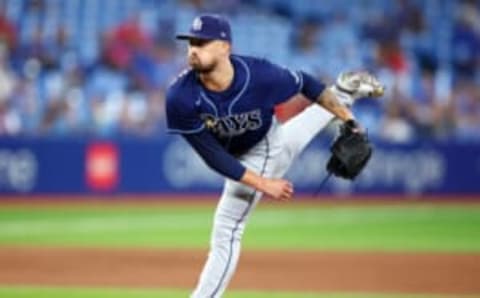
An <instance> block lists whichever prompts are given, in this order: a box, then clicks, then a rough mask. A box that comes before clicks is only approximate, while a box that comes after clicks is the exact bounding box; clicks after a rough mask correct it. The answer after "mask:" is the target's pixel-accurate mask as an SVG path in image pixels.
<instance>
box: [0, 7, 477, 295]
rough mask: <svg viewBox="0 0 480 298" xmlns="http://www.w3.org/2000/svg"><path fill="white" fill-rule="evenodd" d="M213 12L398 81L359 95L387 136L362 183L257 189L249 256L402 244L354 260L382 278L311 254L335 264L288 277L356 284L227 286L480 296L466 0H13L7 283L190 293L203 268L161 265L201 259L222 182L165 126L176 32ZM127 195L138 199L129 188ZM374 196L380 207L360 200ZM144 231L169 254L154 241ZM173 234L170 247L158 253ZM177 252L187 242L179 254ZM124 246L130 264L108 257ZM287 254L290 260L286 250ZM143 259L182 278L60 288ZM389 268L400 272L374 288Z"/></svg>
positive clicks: (238, 43)
mask: <svg viewBox="0 0 480 298" xmlns="http://www.w3.org/2000/svg"><path fill="white" fill-rule="evenodd" d="M200 12H216V13H221V14H224V15H226V16H227V17H228V18H229V19H230V20H231V23H232V26H233V47H234V52H235V53H238V54H247V55H256V56H261V57H266V58H268V59H270V60H272V61H273V62H276V63H279V64H283V65H286V66H288V67H290V68H292V69H302V70H305V71H308V72H310V73H312V74H314V75H315V76H317V77H318V78H319V79H322V80H324V81H325V82H328V83H331V82H333V81H334V79H335V77H336V75H337V74H338V73H339V72H341V71H345V70H352V69H367V70H370V71H372V72H374V73H376V74H377V75H378V76H379V77H380V79H381V81H382V82H384V83H385V85H386V86H387V93H386V95H385V96H384V98H382V99H381V100H377V101H374V100H365V101H361V102H359V103H358V104H357V105H356V106H355V112H356V114H357V116H358V118H359V119H360V121H361V122H362V123H363V124H364V126H366V127H367V129H368V132H369V136H370V138H371V139H372V140H373V142H374V144H375V154H374V157H373V158H372V160H371V162H370V163H369V165H368V167H367V169H366V170H365V171H364V172H363V173H362V174H361V175H360V176H359V178H358V179H357V180H356V181H355V182H353V183H351V182H346V181H340V180H339V179H331V180H330V181H329V182H328V183H327V185H326V186H325V187H324V188H323V189H321V191H320V194H321V196H320V198H321V199H319V200H318V201H327V200H322V199H327V198H329V199H331V201H329V202H327V203H326V205H324V204H319V205H316V203H312V202H316V201H309V200H304V201H303V203H302V202H293V203H292V204H290V205H282V206H279V205H277V204H275V203H272V202H269V201H266V202H265V203H263V202H262V204H261V205H260V209H259V210H258V212H256V213H255V214H254V216H253V218H252V223H251V227H250V228H251V230H248V232H247V233H246V236H245V237H246V239H245V240H246V243H245V247H246V253H247V259H248V256H249V253H251V252H252V251H255V250H280V251H283V250H292V249H296V250H307V251H309V252H319V253H322V252H325V251H342V252H346V253H348V252H351V251H355V252H360V254H361V253H362V252H366V253H369V252H370V253H371V252H374V253H373V255H374V256H375V254H377V253H380V252H381V253H380V254H382V255H383V256H385V255H386V256H387V258H386V259H388V256H389V255H388V253H393V255H392V256H391V260H393V261H392V262H391V263H387V264H385V265H384V267H382V268H383V270H384V271H382V270H380V269H381V268H380V269H379V271H376V270H377V269H378V267H376V265H378V264H377V263H378V261H368V262H367V261H359V260H357V259H355V257H353V258H352V260H357V261H356V262H357V263H353V265H352V266H350V267H348V268H360V267H361V265H365V264H366V265H367V267H369V268H370V269H369V270H371V271H368V272H367V271H364V272H363V273H359V274H358V275H357V276H363V277H367V278H371V280H370V281H371V282H372V283H371V286H372V287H371V288H368V286H366V285H360V286H358V285H357V286H355V284H354V283H352V282H353V281H354V278H352V279H348V278H345V279H342V278H338V279H335V276H336V277H340V276H341V277H344V275H342V274H344V273H338V271H335V270H337V269H338V268H337V267H338V266H337V265H338V264H336V263H327V265H325V264H326V263H325V261H324V262H323V263H314V262H315V261H314V260H313V259H312V261H311V262H312V264H314V266H310V267H312V268H316V269H319V268H323V269H326V270H330V272H329V273H328V274H325V273H323V274H325V275H322V273H318V274H317V273H315V274H313V275H312V272H311V271H302V270H301V268H300V269H299V271H288V270H285V274H287V273H288V274H289V275H288V278H289V277H290V276H295V274H298V276H299V277H298V278H299V279H298V282H297V286H299V287H300V286H301V285H302V284H303V283H302V282H304V279H306V278H305V277H306V276H315V277H319V278H318V280H317V281H316V283H315V282H314V283H313V284H314V285H315V284H317V285H318V284H321V282H322V281H324V283H325V280H329V279H328V278H326V277H328V276H333V277H334V278H333V280H339V281H341V282H342V283H343V284H344V285H345V288H342V289H340V288H335V287H334V286H331V287H330V288H329V289H330V290H331V292H332V293H323V294H322V293H303V294H300V293H284V294H281V293H277V294H278V296H276V295H277V294H272V293H267V292H265V293H263V294H262V293H252V292H248V293H244V292H233V294H229V295H231V296H227V297H242V298H243V297H279V298H280V297H305V298H306V297H330V298H331V297H339V298H340V297H342V298H346V297H350V298H352V297H355V298H364V297H377V298H387V297H396V298H406V297H416V298H420V297H428V298H433V297H435V298H439V297H442V298H447V297H448V298H453V297H478V295H479V293H480V288H479V286H478V280H479V279H480V268H478V264H480V261H479V252H480V228H479V227H480V222H479V220H480V208H479V206H480V205H479V204H478V202H480V200H479V199H480V195H479V194H480V183H479V182H480V87H479V86H480V1H460V0H458V1H455V0H397V1H393V0H357V1H355V0H335V1H333V0H325V1H320V0H296V1H294V0H291V1H290V0H244V1H240V0H211V1H207V0H181V1H180V0H179V1H174V0H0V296H1V297H23V298H27V297H28V298H30V297H35V298H38V297H50V298H51V297H169V298H172V297H185V296H186V295H187V289H189V288H191V287H192V286H193V283H194V278H196V275H193V274H192V275H189V277H188V278H186V279H183V281H182V282H183V283H182V282H181V284H180V285H179V284H175V283H170V284H169V283H168V282H165V280H166V279H168V278H169V277H170V275H172V273H171V271H170V272H168V273H166V274H165V275H162V274H160V272H157V271H155V270H160V269H161V268H162V267H165V266H166V265H165V266H164V263H162V262H163V261H165V260H167V261H168V260H170V262H172V261H171V260H183V263H182V264H183V265H182V266H184V265H185V263H187V262H188V261H192V262H193V263H194V264H196V265H195V266H196V267H195V268H194V270H193V271H192V272H195V273H194V274H196V273H198V272H199V270H200V264H201V262H202V261H203V256H204V252H205V250H206V249H207V247H208V235H209V231H210V225H211V217H212V216H213V208H214V204H215V202H216V198H217V196H218V194H219V191H220V190H221V187H222V179H221V178H220V177H219V176H218V175H216V174H214V173H212V172H211V171H210V170H209V169H207V168H206V166H205V165H204V164H203V162H202V161H201V160H199V158H198V157H197V156H196V155H195V154H194V153H193V151H192V150H191V149H190V148H189V147H188V146H187V145H186V143H185V142H183V141H182V140H181V139H180V138H179V137H177V136H171V135H168V134H167V133H166V131H165V115H164V100H165V90H166V88H167V86H168V83H169V81H170V80H171V79H172V78H173V77H174V76H175V75H176V74H177V73H178V72H179V71H180V70H181V69H183V68H184V67H185V61H184V55H185V53H186V48H185V45H184V44H182V43H177V42H175V40H174V35H175V33H176V32H177V31H183V30H186V29H187V28H188V27H189V25H190V23H191V21H192V19H193V18H194V16H195V15H197V14H198V13H200ZM305 104H306V102H305V100H304V99H302V98H301V97H297V98H294V99H292V101H290V102H289V103H287V104H286V105H284V106H282V107H279V109H278V116H279V117H280V118H282V119H284V120H285V119H288V118H289V117H291V116H292V115H293V114H295V113H297V112H298V111H300V110H301V109H303V108H304V107H305ZM334 133H335V129H334V127H330V128H328V129H327V130H326V131H325V132H323V133H322V134H321V135H320V136H319V137H318V138H317V139H316V140H315V141H314V142H313V144H311V146H309V147H308V148H307V150H306V151H305V152H304V154H303V155H302V156H301V157H300V159H299V161H298V162H297V163H296V164H295V166H294V168H292V169H291V171H290V172H289V173H288V175H289V178H290V179H292V180H293V181H294V183H295V186H296V191H297V193H298V195H299V197H301V196H303V197H311V194H312V193H314V192H316V191H317V190H318V187H319V183H320V181H321V180H322V179H323V177H325V175H326V173H325V170H324V168H325V162H326V160H327V157H328V154H329V152H328V146H329V144H330V141H331V137H332V135H333V134H334ZM344 197H348V198H354V199H355V202H352V201H351V200H342V198H344ZM93 198H95V199H98V198H100V199H101V202H100V203H99V202H98V201H96V200H95V201H94V200H92V199H93ZM121 198H128V199H129V200H126V202H122V203H120V204H115V202H117V201H123V200H120V199H121ZM141 198H149V199H150V200H148V201H145V200H139V202H138V203H137V202H136V199H141ZM183 198H185V199H188V200H182V199H183ZM371 198H375V199H377V200H376V203H375V204H370V203H368V204H367V203H366V202H365V200H362V199H371ZM392 198H394V199H396V200H394V201H395V202H394V203H392V202H391V201H392ZM412 198H413V199H412ZM424 198H428V199H430V200H423V199H424ZM36 199H47V203H45V202H44V200H38V201H40V202H41V203H40V204H36V201H37V200H36ZM54 199H59V200H54ZM357 199H358V200H357ZM431 199H433V200H431ZM442 199H446V201H448V202H447V204H444V203H440V201H443V200H442ZM464 199H469V202H468V203H467V204H466V202H465V201H466V200H464ZM192 200H196V201H197V203H198V202H201V203H200V204H197V203H194V202H192ZM332 201H333V204H332ZM344 201H346V203H345V204H344V203H343V202H344ZM432 201H433V202H432ZM70 202H74V203H73V204H70ZM164 202H167V203H166V204H164ZM172 202H175V203H173V204H172ZM203 202H206V203H203ZM387 202H388V204H384V203H387ZM472 202H473V203H472ZM78 203H79V204H78ZM350 204H354V205H355V206H353V207H352V206H351V205H350ZM183 205H185V206H183ZM187 205H188V206H187ZM360 206H361V207H360ZM98 247H102V248H103V249H104V250H103V251H100V252H97V251H95V253H93V252H92V251H91V250H89V249H96V248H98ZM39 248H40V249H39ZM111 248H115V249H116V252H115V253H112V252H111V251H109V250H107V249H111ZM132 248H136V249H138V248H151V249H152V248H153V250H152V251H154V252H151V255H148V256H143V257H140V256H138V255H137V254H139V253H140V252H139V251H138V250H136V251H134V252H132V250H131V249H132ZM64 249H65V250H64ZM68 249H71V250H68ZM123 250H125V251H126V253H125V255H122V254H121V252H122V251H123ZM164 250H166V251H167V253H170V255H167V257H166V258H160V257H157V256H155V254H156V253H158V252H162V251H164ZM178 250H180V251H181V250H184V251H186V252H192V254H191V255H192V257H189V255H188V253H186V254H185V255H183V256H181V257H177V258H175V257H173V255H172V254H173V251H178ZM199 252H201V253H199ZM405 252H407V254H410V257H412V258H413V257H414V256H416V254H417V253H419V252H420V255H421V257H422V256H423V258H424V259H419V261H418V262H417V263H415V262H413V264H414V265H412V267H415V268H416V270H411V268H412V267H409V268H406V273H405V275H401V274H400V273H398V272H399V271H400V270H399V268H400V267H401V266H402V264H403V263H402V262H401V261H398V262H397V263H395V260H400V255H401V254H402V253H405ZM118 253H120V255H119V256H118V255H117V254H118ZM467 254H468V255H467ZM47 255H49V257H47ZM85 255H87V256H88V255H90V256H91V255H94V256H95V257H96V259H95V258H94V259H92V260H88V259H86V258H85ZM110 255H113V256H116V255H117V256H118V258H119V259H120V260H121V261H119V262H118V264H113V263H109V262H107V261H105V262H99V261H98V260H99V259H102V258H108V257H109V256H110ZM200 255H201V257H199V256H200ZM297 255H300V254H297ZM52 256H53V257H52ZM82 256H83V258H82ZM193 256H195V257H193ZM327 256H328V255H327ZM452 256H453V259H452V258H450V257H452ZM357 257H358V255H357ZM429 257H432V258H433V259H430V261H428V258H429ZM425 258H427V259H425ZM327 259H328V257H327ZM374 259H375V258H374ZM127 260H128V262H130V263H127ZM285 260H286V259H285ZM402 260H403V259H402ZM422 260H423V261H422ZM425 260H427V261H425ZM432 260H433V261H432ZM117 261H118V259H117ZM424 261H425V262H424ZM265 262H266V261H265ZM275 262H276V263H275V264H277V267H275V268H276V269H274V270H276V271H278V268H279V267H281V266H284V265H285V264H283V263H281V262H280V263H278V261H275ZM180 263H181V262H180ZM169 264H171V263H169ZM328 264H329V265H330V267H329V266H328ZM405 264H407V263H405ZM49 265H50V267H48V266H49ZM147 265H151V266H152V267H149V268H153V269H151V270H152V271H151V272H149V275H148V274H147V275H148V276H147V277H146V279H144V280H143V283H142V282H140V284H141V285H148V286H149V287H152V286H153V287H157V288H158V287H165V288H168V289H172V290H171V291H169V290H165V289H159V292H157V291H152V292H150V291H147V290H145V291H144V290H139V291H134V290H131V291H124V290H115V289H110V290H109V289H107V290H102V289H98V290H93V289H90V290H87V289H85V288H77V289H57V288H46V287H45V286H58V285H61V286H65V285H67V286H72V285H75V286H85V284H81V283H78V282H75V277H74V276H73V274H74V271H75V272H76V271H78V270H76V269H78V267H80V266H85V267H84V271H81V273H83V278H90V282H88V281H87V282H86V285H87V286H90V285H92V284H95V285H96V286H105V285H110V286H117V285H119V284H120V285H123V286H129V285H130V286H131V285H132V284H129V283H128V281H125V280H122V276H123V275H122V274H123V273H125V272H128V273H129V274H133V275H137V277H138V279H140V276H141V274H140V273H138V272H137V271H135V270H134V269H132V268H136V269H138V270H142V268H144V267H145V266H147ZM175 265H176V264H175V263H174V264H173V265H169V266H171V267H169V268H176V267H175ZM102 266H104V267H102ZM122 266H123V267H122ZM185 266H186V265H185ZM255 266H257V265H255ZM262 266H266V263H262ZM285 266H286V265H285ZM392 266H393V267H392ZM395 266H397V267H395ZM462 266H465V267H462ZM306 267H308V266H306ZM404 267H405V266H404ZM112 268H113V269H112ZM189 268H190V267H189ZM244 268H245V267H244ZM255 268H257V267H255ZM282 268H283V267H282ZM312 268H310V269H311V270H314V269H312ZM72 269H73V270H72ZM305 270H307V269H305ZM397 270H398V272H397ZM424 270H425V271H424ZM139 272H140V271H139ZM254 272H255V271H253V273H252V272H250V275H249V276H256V275H255V274H254ZM346 272H351V271H350V269H349V270H348V271H346ZM365 272H367V273H365ZM391 272H396V273H398V274H400V275H397V277H396V278H399V277H398V276H403V278H404V279H403V280H401V279H395V277H391V276H390V273H391ZM116 273H117V275H115V274H116ZM415 273H419V274H420V275H422V276H421V277H418V276H415ZM241 274H242V273H241V272H240V276H242V275H241ZM335 274H338V275H335ZM354 275H355V274H354V273H352V275H351V276H354ZM243 276H247V274H245V275H243ZM49 277H51V278H50V279H48V278H49ZM261 277H263V278H266V277H268V274H265V275H262V276H261ZM261 277H259V278H261ZM164 278H165V279H164ZM288 278H287V277H286V276H285V277H284V279H283V282H282V283H278V285H279V286H281V285H287V283H286V280H288ZM389 278H391V279H389ZM47 279H48V282H47V281H46V280H47ZM240 280H241V279H240ZM258 280H260V283H261V282H264V285H266V284H268V281H267V280H262V279H258ZM124 281H125V282H124ZM13 284H15V285H17V286H16V287H12V285H13ZM25 285H30V286H28V287H25ZM136 285H138V284H136ZM237 285H238V284H237ZM240 285H241V283H240ZM377 285H378V286H385V288H384V289H383V290H382V294H380V293H379V294H377V295H374V294H373V293H371V292H374V291H375V286H377ZM412 285H413V286H414V287H416V288H415V289H413V290H412V288H411V286H412ZM34 286H40V287H39V288H36V287H34ZM389 286H390V288H389ZM240 288H244V289H245V288H247V289H253V290H257V288H255V287H254V286H253V285H252V284H248V283H247V286H245V285H244V286H243V287H240ZM327 288H328V285H327ZM280 290H282V289H278V291H280ZM304 290H305V291H307V290H308V289H307V288H305V289H304ZM310 290H312V289H310ZM340 291H348V292H361V293H364V294H358V295H354V294H351V295H350V294H348V293H347V294H344V295H342V294H341V293H340ZM334 292H337V293H339V294H335V293H334ZM389 293H399V295H394V296H391V295H390V294H389ZM405 293H407V294H405ZM408 293H410V294H411V295H410V294H408ZM413 293H417V294H418V295H413ZM425 293H434V294H430V295H427V294H425ZM400 294H402V295H400ZM422 294H425V295H422ZM437 294H438V295H437ZM440 294H442V295H440ZM466 294H470V295H471V296H462V295H466ZM449 295H450V296H449ZM476 295H477V296H476Z"/></svg>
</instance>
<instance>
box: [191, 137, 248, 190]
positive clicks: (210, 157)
mask: <svg viewBox="0 0 480 298" xmlns="http://www.w3.org/2000/svg"><path fill="white" fill-rule="evenodd" d="M182 136H183V137H184V138H185V139H186V140H187V142H188V143H189V144H190V145H191V146H192V148H193V149H194V150H195V151H196V152H197V153H198V154H199V155H200V157H201V158H202V159H203V160H204V161H205V163H206V164H207V165H208V166H209V167H210V168H211V169H213V170H215V171H216V172H217V173H219V174H221V175H223V176H225V177H227V178H230V179H232V180H235V181H239V180H240V179H241V178H242V177H243V175H244V174H245V171H246V168H245V167H244V166H243V165H242V164H241V163H240V162H239V161H238V160H237V159H235V158H234V157H233V156H232V155H230V154H229V153H228V152H227V151H226V150H225V149H224V148H223V147H222V146H221V145H220V144H219V143H218V141H217V140H216V139H215V138H214V137H213V136H212V135H211V134H210V132H208V131H207V130H204V131H202V132H200V133H192V134H182Z"/></svg>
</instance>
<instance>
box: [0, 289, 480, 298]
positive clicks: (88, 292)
mask: <svg viewBox="0 0 480 298" xmlns="http://www.w3.org/2000/svg"><path fill="white" fill-rule="evenodd" d="M0 297H8V298H64V297H68V298H162V297H163V298H185V297H188V292H187V291H185V290H154V289H151V290H143V289H142V290H138V289H83V288H47V287H38V288H37V287H0ZM467 297H472V298H473V296H461V295H460V296H459V295H455V296H450V295H414V294H369V293H368V294H338V293H300V292H295V293H293V292H291V293H288V292H282V293H275V292H247V291H232V292H231V293H229V294H225V298H467Z"/></svg>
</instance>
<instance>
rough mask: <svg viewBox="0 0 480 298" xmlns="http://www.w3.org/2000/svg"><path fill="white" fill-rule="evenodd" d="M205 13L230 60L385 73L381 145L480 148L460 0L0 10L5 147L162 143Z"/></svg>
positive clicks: (104, 4) (376, 124)
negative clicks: (191, 31) (197, 20)
mask: <svg viewBox="0 0 480 298" xmlns="http://www.w3.org/2000/svg"><path fill="white" fill-rule="evenodd" d="M205 11H208V12H218V13H222V14H224V15H226V16H227V17H228V18H229V19H230V20H231V22H232V26H233V39H234V40H233V47H234V52H237V53H241V54H252V55H257V56H262V57H267V58H269V59H271V60H272V61H274V62H276V63H279V64H283V65H287V66H288V67H290V68H293V69H303V70H305V71H308V72H310V73H312V74H314V75H315V76H317V77H318V78H320V79H322V80H324V81H326V82H330V83H331V82H333V81H334V79H335V77H336V75H337V74H338V73H339V72H341V71H344V70H350V69H368V70H370V71H373V72H374V73H376V74H378V75H379V76H380V78H381V80H382V81H383V82H385V84H386V86H387V94H386V95H385V96H384V98H383V99H382V100H381V101H363V102H361V103H359V104H358V106H357V107H356V109H357V114H358V116H359V118H360V121H361V122H362V123H364V125H365V126H366V127H367V128H368V130H369V133H370V136H371V137H372V138H380V139H384V140H387V141H390V142H399V143H403V142H409V141H412V140H430V139H436V140H448V141H462V142H475V141H477V142H478V141H480V129H479V128H480V87H479V86H480V1H450V0H418V1H415V0H411V1H409V0H397V1H390V0H362V1H349V0H336V1H314V0H297V1H289V0H245V1H240V0H211V1H207V0H188V1H186V0H184V1H174V0H122V1H118V0H68V1H64V0H0V135H1V136H13V137H23V136H27V137H44V136H46V137H63V136H74V137H84V136H85V137H90V136H94V137H119V136H127V137H130V136H131V137H148V138H161V137H164V136H165V134H166V133H165V117H164V97H165V90H166V88H167V87H168V83H169V81H170V80H171V79H173V77H174V76H175V74H176V73H178V72H179V71H180V70H181V69H182V68H184V67H185V60H184V55H185V45H184V44H180V43H176V42H175V40H174V35H175V32H176V31H181V30H186V28H188V26H189V24H190V22H191V20H192V19H193V17H194V16H195V15H196V14H198V13H200V12H205Z"/></svg>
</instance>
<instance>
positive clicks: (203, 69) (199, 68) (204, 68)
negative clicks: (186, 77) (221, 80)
mask: <svg viewBox="0 0 480 298" xmlns="http://www.w3.org/2000/svg"><path fill="white" fill-rule="evenodd" d="M197 61H198V60H197ZM197 61H190V66H191V67H192V69H193V70H194V71H196V72H197V73H199V74H209V73H211V72H212V71H213V70H215V68H216V67H217V64H216V63H215V62H212V63H211V64H209V65H201V64H200V63H196V62H197Z"/></svg>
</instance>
